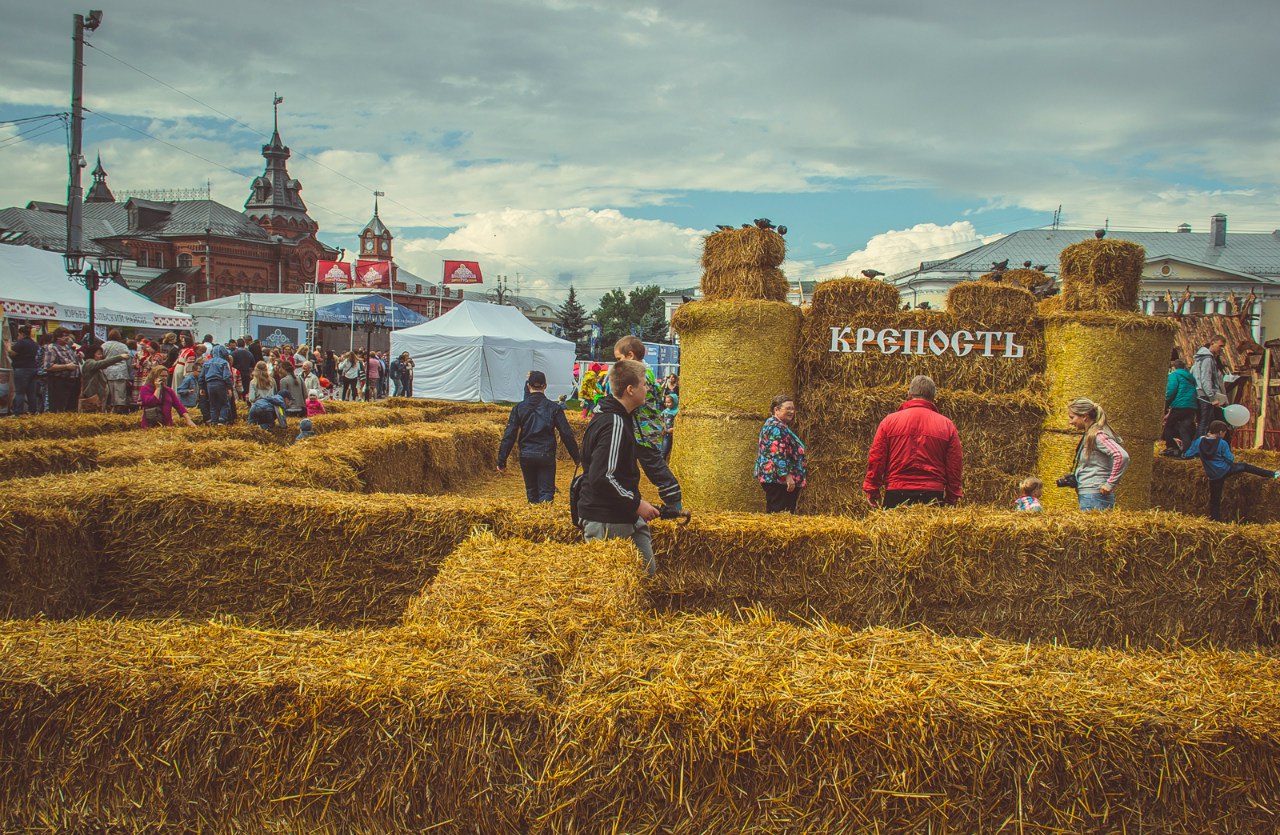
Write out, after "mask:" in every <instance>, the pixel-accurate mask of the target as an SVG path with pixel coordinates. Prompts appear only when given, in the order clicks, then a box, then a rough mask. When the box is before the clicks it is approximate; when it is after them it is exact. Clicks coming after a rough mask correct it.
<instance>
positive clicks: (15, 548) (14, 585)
mask: <svg viewBox="0 0 1280 835" xmlns="http://www.w3.org/2000/svg"><path fill="white" fill-rule="evenodd" d="M70 498H71V500H70V501H67V497H66V496H65V495H64V494H61V493H59V494H54V495H53V496H47V495H29V496H22V495H21V494H17V493H13V492H10V493H9V494H8V495H6V496H5V499H4V503H3V506H0V617H4V618H25V617H32V616H33V615H36V614H44V615H46V616H49V617H55V618H63V617H72V616H74V615H76V614H79V613H81V612H83V611H84V610H85V607H86V606H87V604H88V600H89V596H90V594H91V592H92V590H93V586H94V583H95V581H96V580H97V574H98V564H97V560H95V559H93V558H92V556H91V555H92V554H93V552H94V542H93V537H92V528H91V526H90V525H88V524H86V522H87V520H86V519H85V517H84V515H83V513H82V512H79V511H78V510H77V507H76V505H77V504H78V503H77V501H76V499H77V498H78V497H70Z"/></svg>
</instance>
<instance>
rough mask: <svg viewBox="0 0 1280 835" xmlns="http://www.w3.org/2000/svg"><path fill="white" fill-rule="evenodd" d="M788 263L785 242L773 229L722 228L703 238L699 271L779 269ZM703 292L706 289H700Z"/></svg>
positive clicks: (749, 227)
mask: <svg viewBox="0 0 1280 835" xmlns="http://www.w3.org/2000/svg"><path fill="white" fill-rule="evenodd" d="M785 260H787V242H786V240H785V239H784V238H783V237H782V236H781V235H779V234H778V233H777V232H775V231H773V230H772V229H760V228H759V227H756V226H748V227H742V228H739V229H724V230H721V231H719V232H714V233H712V234H710V235H708V236H707V237H706V238H704V239H703V245H702V268H703V269H704V270H708V271H716V270H731V269H735V268H738V267H764V268H766V269H767V268H770V267H778V266H781V265H782V262H783V261H785ZM703 289H704V290H705V289H706V288H705V287H704V288H703Z"/></svg>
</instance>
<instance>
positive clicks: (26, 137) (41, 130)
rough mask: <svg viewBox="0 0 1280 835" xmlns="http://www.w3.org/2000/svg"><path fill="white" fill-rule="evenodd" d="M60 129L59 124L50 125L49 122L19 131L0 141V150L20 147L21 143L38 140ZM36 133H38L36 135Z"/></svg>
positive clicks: (60, 125)
mask: <svg viewBox="0 0 1280 835" xmlns="http://www.w3.org/2000/svg"><path fill="white" fill-rule="evenodd" d="M61 127H62V124H61V123H57V124H50V123H49V122H42V123H40V124H38V125H36V126H34V127H30V128H27V129H26V130H24V131H20V132H19V133H16V134H14V135H13V136H10V137H8V138H7V139H4V140H0V148H7V147H9V146H10V145H21V144H22V143H23V142H30V141H31V140H33V139H38V138H40V137H41V136H45V135H47V134H50V133H53V132H54V131H56V130H58V129H59V128H61ZM36 131H38V133H37V132H36Z"/></svg>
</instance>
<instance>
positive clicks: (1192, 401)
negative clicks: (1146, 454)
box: [1160, 360, 1199, 458]
mask: <svg viewBox="0 0 1280 835" xmlns="http://www.w3.org/2000/svg"><path fill="white" fill-rule="evenodd" d="M1171 365H1172V366H1173V367H1172V368H1171V369H1170V370H1169V381H1168V382H1167V383H1166V384H1165V387H1164V408H1165V418H1164V451H1163V452H1161V453H1160V454H1161V455H1167V456H1169V457H1170V458H1181V457H1182V454H1183V453H1184V452H1185V451H1186V450H1187V449H1189V448H1190V447H1191V441H1192V439H1193V438H1195V435H1196V416H1197V415H1198V414H1199V409H1198V406H1197V404H1196V378H1195V377H1194V376H1192V374H1191V372H1190V371H1188V370H1187V364H1186V363H1185V362H1183V361H1182V360H1174V361H1173V362H1172V363H1171Z"/></svg>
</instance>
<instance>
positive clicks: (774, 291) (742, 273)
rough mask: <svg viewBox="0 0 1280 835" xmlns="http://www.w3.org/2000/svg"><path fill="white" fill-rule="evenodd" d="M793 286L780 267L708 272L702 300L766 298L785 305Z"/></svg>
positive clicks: (740, 268)
mask: <svg viewBox="0 0 1280 835" xmlns="http://www.w3.org/2000/svg"><path fill="white" fill-rule="evenodd" d="M790 289H791V285H790V284H789V283H788V282H787V277H786V276H785V275H783V273H782V270H780V269H778V268H777V267H729V268H727V269H708V270H707V271H706V272H704V273H703V274H702V298H704V299H706V300H707V301H722V300H725V299H764V300H765V301H771V302H785V301H786V300H787V292H788V291H789V290H790Z"/></svg>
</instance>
